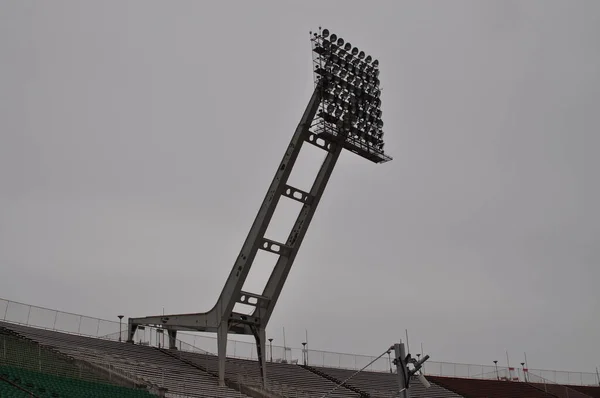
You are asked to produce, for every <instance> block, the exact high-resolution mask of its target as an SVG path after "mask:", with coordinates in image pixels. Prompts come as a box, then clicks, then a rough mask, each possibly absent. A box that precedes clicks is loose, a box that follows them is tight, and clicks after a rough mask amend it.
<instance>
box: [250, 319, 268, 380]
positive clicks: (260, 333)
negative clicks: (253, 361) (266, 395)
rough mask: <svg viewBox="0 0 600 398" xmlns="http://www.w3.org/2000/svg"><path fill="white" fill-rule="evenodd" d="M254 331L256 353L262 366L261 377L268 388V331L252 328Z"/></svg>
mask: <svg viewBox="0 0 600 398" xmlns="http://www.w3.org/2000/svg"><path fill="white" fill-rule="evenodd" d="M252 329H253V330H252V331H253V332H254V338H255V339H256V355H257V357H258V365H259V367H260V378H261V382H262V386H263V388H264V389H265V390H266V388H267V360H266V359H267V358H266V355H265V345H266V344H265V343H266V340H267V333H266V331H265V328H262V327H261V328H258V329H255V328H252Z"/></svg>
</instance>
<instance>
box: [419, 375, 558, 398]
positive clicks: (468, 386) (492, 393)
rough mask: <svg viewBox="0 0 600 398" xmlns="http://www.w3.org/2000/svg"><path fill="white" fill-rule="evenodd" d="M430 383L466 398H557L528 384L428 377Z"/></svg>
mask: <svg viewBox="0 0 600 398" xmlns="http://www.w3.org/2000/svg"><path fill="white" fill-rule="evenodd" d="M428 379H429V381H431V382H434V383H435V384H437V385H440V386H442V387H445V388H446V389H448V390H451V391H454V392H455V393H457V394H459V395H461V396H463V397H466V398H508V397H526V398H556V397H555V396H554V395H552V394H549V393H546V392H544V391H542V390H539V389H538V388H535V387H533V386H531V385H529V384H528V383H518V382H510V381H498V380H478V379H462V378H457V377H441V376H428Z"/></svg>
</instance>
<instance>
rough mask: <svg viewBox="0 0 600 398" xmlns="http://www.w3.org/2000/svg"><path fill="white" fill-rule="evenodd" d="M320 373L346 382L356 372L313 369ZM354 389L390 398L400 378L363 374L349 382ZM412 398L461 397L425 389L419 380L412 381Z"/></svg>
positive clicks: (450, 392) (447, 391) (435, 388)
mask: <svg viewBox="0 0 600 398" xmlns="http://www.w3.org/2000/svg"><path fill="white" fill-rule="evenodd" d="M313 369H315V370H316V371H318V372H322V373H325V374H328V375H330V376H332V377H334V378H336V379H338V380H340V381H344V380H346V379H347V378H349V377H350V376H352V375H353V374H354V373H355V372H354V371H353V370H347V369H336V368H323V367H313ZM347 384H350V385H352V386H354V387H357V388H359V389H361V390H363V391H366V392H367V393H369V394H370V395H371V397H373V398H379V397H389V396H390V395H392V394H393V393H394V392H396V391H398V377H397V376H396V375H394V374H391V373H383V372H361V373H358V374H357V375H355V376H354V377H352V379H351V380H350V381H348V382H347ZM410 390H411V391H410V395H411V397H417V398H420V397H427V398H458V397H460V395H457V394H456V393H453V392H452V391H449V390H447V389H445V388H443V387H440V386H438V385H434V384H432V386H431V388H429V389H427V390H426V389H425V388H424V387H423V386H422V385H421V383H419V381H418V380H416V379H414V380H411V384H410Z"/></svg>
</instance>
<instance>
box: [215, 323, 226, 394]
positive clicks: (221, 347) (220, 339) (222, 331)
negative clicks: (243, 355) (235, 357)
mask: <svg viewBox="0 0 600 398" xmlns="http://www.w3.org/2000/svg"><path fill="white" fill-rule="evenodd" d="M228 329H229V325H228V324H227V322H226V321H225V322H221V324H220V325H219V327H218V329H217V354H218V356H219V386H221V387H223V386H225V359H226V358H227V332H228V331H229V330H228Z"/></svg>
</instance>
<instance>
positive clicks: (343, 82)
mask: <svg viewBox="0 0 600 398" xmlns="http://www.w3.org/2000/svg"><path fill="white" fill-rule="evenodd" d="M311 41H312V48H313V54H314V56H313V62H314V73H315V84H316V85H317V86H318V87H320V88H321V90H322V98H321V106H320V109H319V112H318V113H317V116H318V117H317V118H316V119H315V121H314V123H313V131H314V132H315V133H317V135H319V136H323V137H325V138H328V139H329V140H331V139H339V140H341V141H343V145H344V147H345V148H346V149H349V150H350V151H352V152H354V153H356V154H358V155H360V156H362V157H364V158H366V159H369V160H371V161H373V162H375V163H382V162H386V161H389V160H391V157H389V156H388V155H386V154H385V153H384V145H385V144H384V141H383V136H384V134H383V121H382V120H381V115H382V112H381V99H380V96H381V87H380V80H379V61H378V60H373V57H372V56H370V55H366V54H365V52H364V51H361V50H359V49H358V48H357V47H354V46H352V44H351V43H349V42H347V41H345V40H344V39H343V38H341V37H340V36H338V35H336V34H335V33H330V31H329V30H328V29H323V30H320V31H319V33H317V34H316V35H312V36H311Z"/></svg>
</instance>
